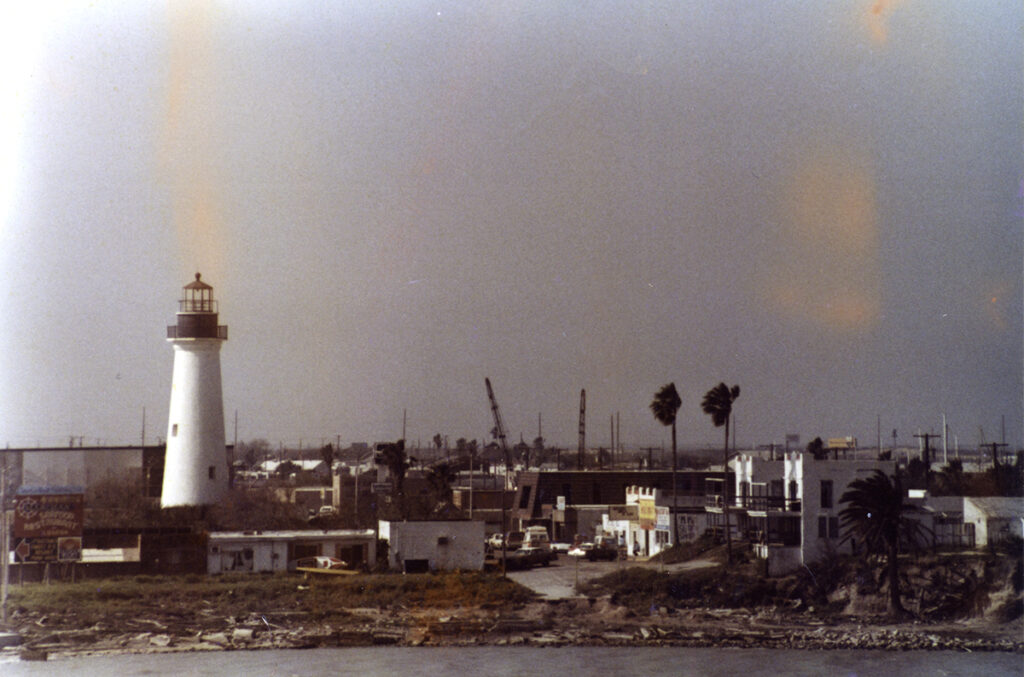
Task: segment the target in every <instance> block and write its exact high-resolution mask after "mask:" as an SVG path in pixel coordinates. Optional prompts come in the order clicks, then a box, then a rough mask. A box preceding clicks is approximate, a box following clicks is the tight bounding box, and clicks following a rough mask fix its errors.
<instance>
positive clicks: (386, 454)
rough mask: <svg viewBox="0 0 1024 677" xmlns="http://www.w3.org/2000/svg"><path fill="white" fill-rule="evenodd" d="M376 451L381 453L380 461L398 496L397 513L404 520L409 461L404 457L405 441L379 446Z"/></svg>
mask: <svg viewBox="0 0 1024 677" xmlns="http://www.w3.org/2000/svg"><path fill="white" fill-rule="evenodd" d="M377 449H378V450H379V451H380V452H381V457H382V461H383V462H384V465H385V466H387V469H388V472H390V473H391V477H392V480H393V482H394V488H395V494H396V495H397V496H398V511H399V514H400V515H401V518H402V519H403V520H404V519H405V518H406V515H405V472H406V471H407V470H408V469H409V465H410V464H409V459H408V457H406V455H405V440H398V441H397V442H395V443H394V444H379V445H377Z"/></svg>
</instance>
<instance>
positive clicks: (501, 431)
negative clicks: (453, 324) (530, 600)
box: [484, 377, 512, 574]
mask: <svg viewBox="0 0 1024 677" xmlns="http://www.w3.org/2000/svg"><path fill="white" fill-rule="evenodd" d="M484 384H485V385H486V386H487V399H489V400H490V401H491V413H492V414H494V436H495V437H497V438H498V440H499V441H500V442H501V451H502V453H503V454H504V455H505V491H508V489H509V486H508V471H509V468H510V467H511V465H512V460H511V458H510V457H509V453H508V442H506V440H505V424H504V423H503V422H502V420H501V411H500V410H499V409H498V400H496V399H495V398H494V389H493V388H491V379H489V378H486V377H485V378H484ZM502 493H503V494H504V492H502ZM507 534H508V523H507V515H506V512H505V497H504V495H502V498H501V568H502V573H503V574H504V571H505V549H506V547H508V542H507V541H508V538H507Z"/></svg>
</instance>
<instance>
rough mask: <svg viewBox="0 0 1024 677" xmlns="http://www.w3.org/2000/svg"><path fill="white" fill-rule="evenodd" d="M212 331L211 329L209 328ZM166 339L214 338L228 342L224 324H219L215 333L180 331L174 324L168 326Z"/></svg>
mask: <svg viewBox="0 0 1024 677" xmlns="http://www.w3.org/2000/svg"><path fill="white" fill-rule="evenodd" d="M211 329H212V328H211ZM167 338H169V339H179V338H182V339H183V338H216V339H221V340H223V341H227V340H228V327H227V325H226V324H219V325H217V327H216V331H211V330H206V329H198V328H193V329H184V330H183V329H182V328H180V327H178V325H176V324H172V325H169V326H168V327H167Z"/></svg>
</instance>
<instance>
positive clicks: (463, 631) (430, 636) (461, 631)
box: [9, 598, 1024, 657]
mask: <svg viewBox="0 0 1024 677" xmlns="http://www.w3.org/2000/svg"><path fill="white" fill-rule="evenodd" d="M75 620H76V616H75V615H74V612H73V611H69V612H68V613H66V614H60V615H57V614H51V615H50V616H49V617H42V618H40V617H34V616H33V615H32V614H31V613H30V612H23V613H21V614H20V615H19V618H18V623H17V625H18V627H17V628H16V629H17V631H18V634H19V635H20V636H21V638H22V643H23V646H22V647H20V649H16V648H12V649H10V650H9V651H11V652H13V651H15V650H21V651H27V653H26V655H43V656H50V657H54V656H67V655H82V654H96V653H125V652H138V653H143V652H149V653H152V652H166V651H225V650H237V649H247V650H252V649H262V648H300V647H349V646H387V645H400V646H472V645H481V644H488V645H500V646H544V647H548V646H550V647H557V646H566V645H577V646H679V647H748V648H750V647H765V648H788V649H880V650H920V649H927V650H956V651H1013V652H1017V653H1024V641H1022V639H1021V638H1022V637H1024V634H1022V632H1021V629H1022V621H1021V619H1018V620H1016V621H1014V622H1011V623H1004V624H994V623H992V622H991V621H990V620H985V619H981V620H975V621H952V622H946V623H924V622H903V623H893V622H892V621H891V620H889V619H887V618H886V617H884V616H867V617H864V616H860V617H858V616H843V615H825V614H824V613H820V612H819V613H818V614H815V613H811V612H809V611H796V610H794V609H791V608H789V607H785V606H782V607H771V608H757V609H708V608H703V609H701V608H692V609H668V608H664V607H662V608H658V607H655V608H653V609H652V610H651V612H650V613H647V614H637V613H635V612H633V611H630V610H629V609H626V608H625V607H622V606H618V605H615V604H613V603H612V602H611V601H610V600H609V599H608V598H594V599H574V600H563V601H562V602H560V603H555V602H547V601H539V602H533V603H530V604H525V605H519V606H516V607H507V608H469V607H461V608H453V609H450V610H448V611H447V612H445V611H438V610H433V609H401V610H379V609H358V610H357V609H348V610H344V611H339V613H336V614H331V615H329V616H324V617H322V618H314V617H313V616H312V615H311V614H309V613H307V612H301V611H300V612H293V611H290V610H267V611H263V612H259V613H251V614H249V615H239V616H216V615H209V614H206V615H204V618H203V619H202V620H201V621H199V620H197V619H196V618H195V616H194V615H189V614H186V613H180V612H175V613H164V614H156V613H154V614H153V617H152V618H144V619H143V618H137V617H133V618H127V617H126V618H123V619H118V618H112V617H111V618H108V619H106V620H105V621H104V622H102V623H94V624H92V625H89V626H88V627H85V628H75V627H74V623H75ZM12 629H15V628H12Z"/></svg>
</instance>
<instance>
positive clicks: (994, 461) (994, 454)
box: [981, 442, 1007, 472]
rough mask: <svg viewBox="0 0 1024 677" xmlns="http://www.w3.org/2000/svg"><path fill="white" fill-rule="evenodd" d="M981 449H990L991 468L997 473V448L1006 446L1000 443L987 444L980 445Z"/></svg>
mask: <svg viewBox="0 0 1024 677" xmlns="http://www.w3.org/2000/svg"><path fill="white" fill-rule="evenodd" d="M981 446H983V447H990V448H991V449H992V467H993V468H995V470H996V472H998V471H999V448H1000V447H1005V446H1007V445H1005V444H1003V443H1002V442H989V443H988V444H983V445H981Z"/></svg>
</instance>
